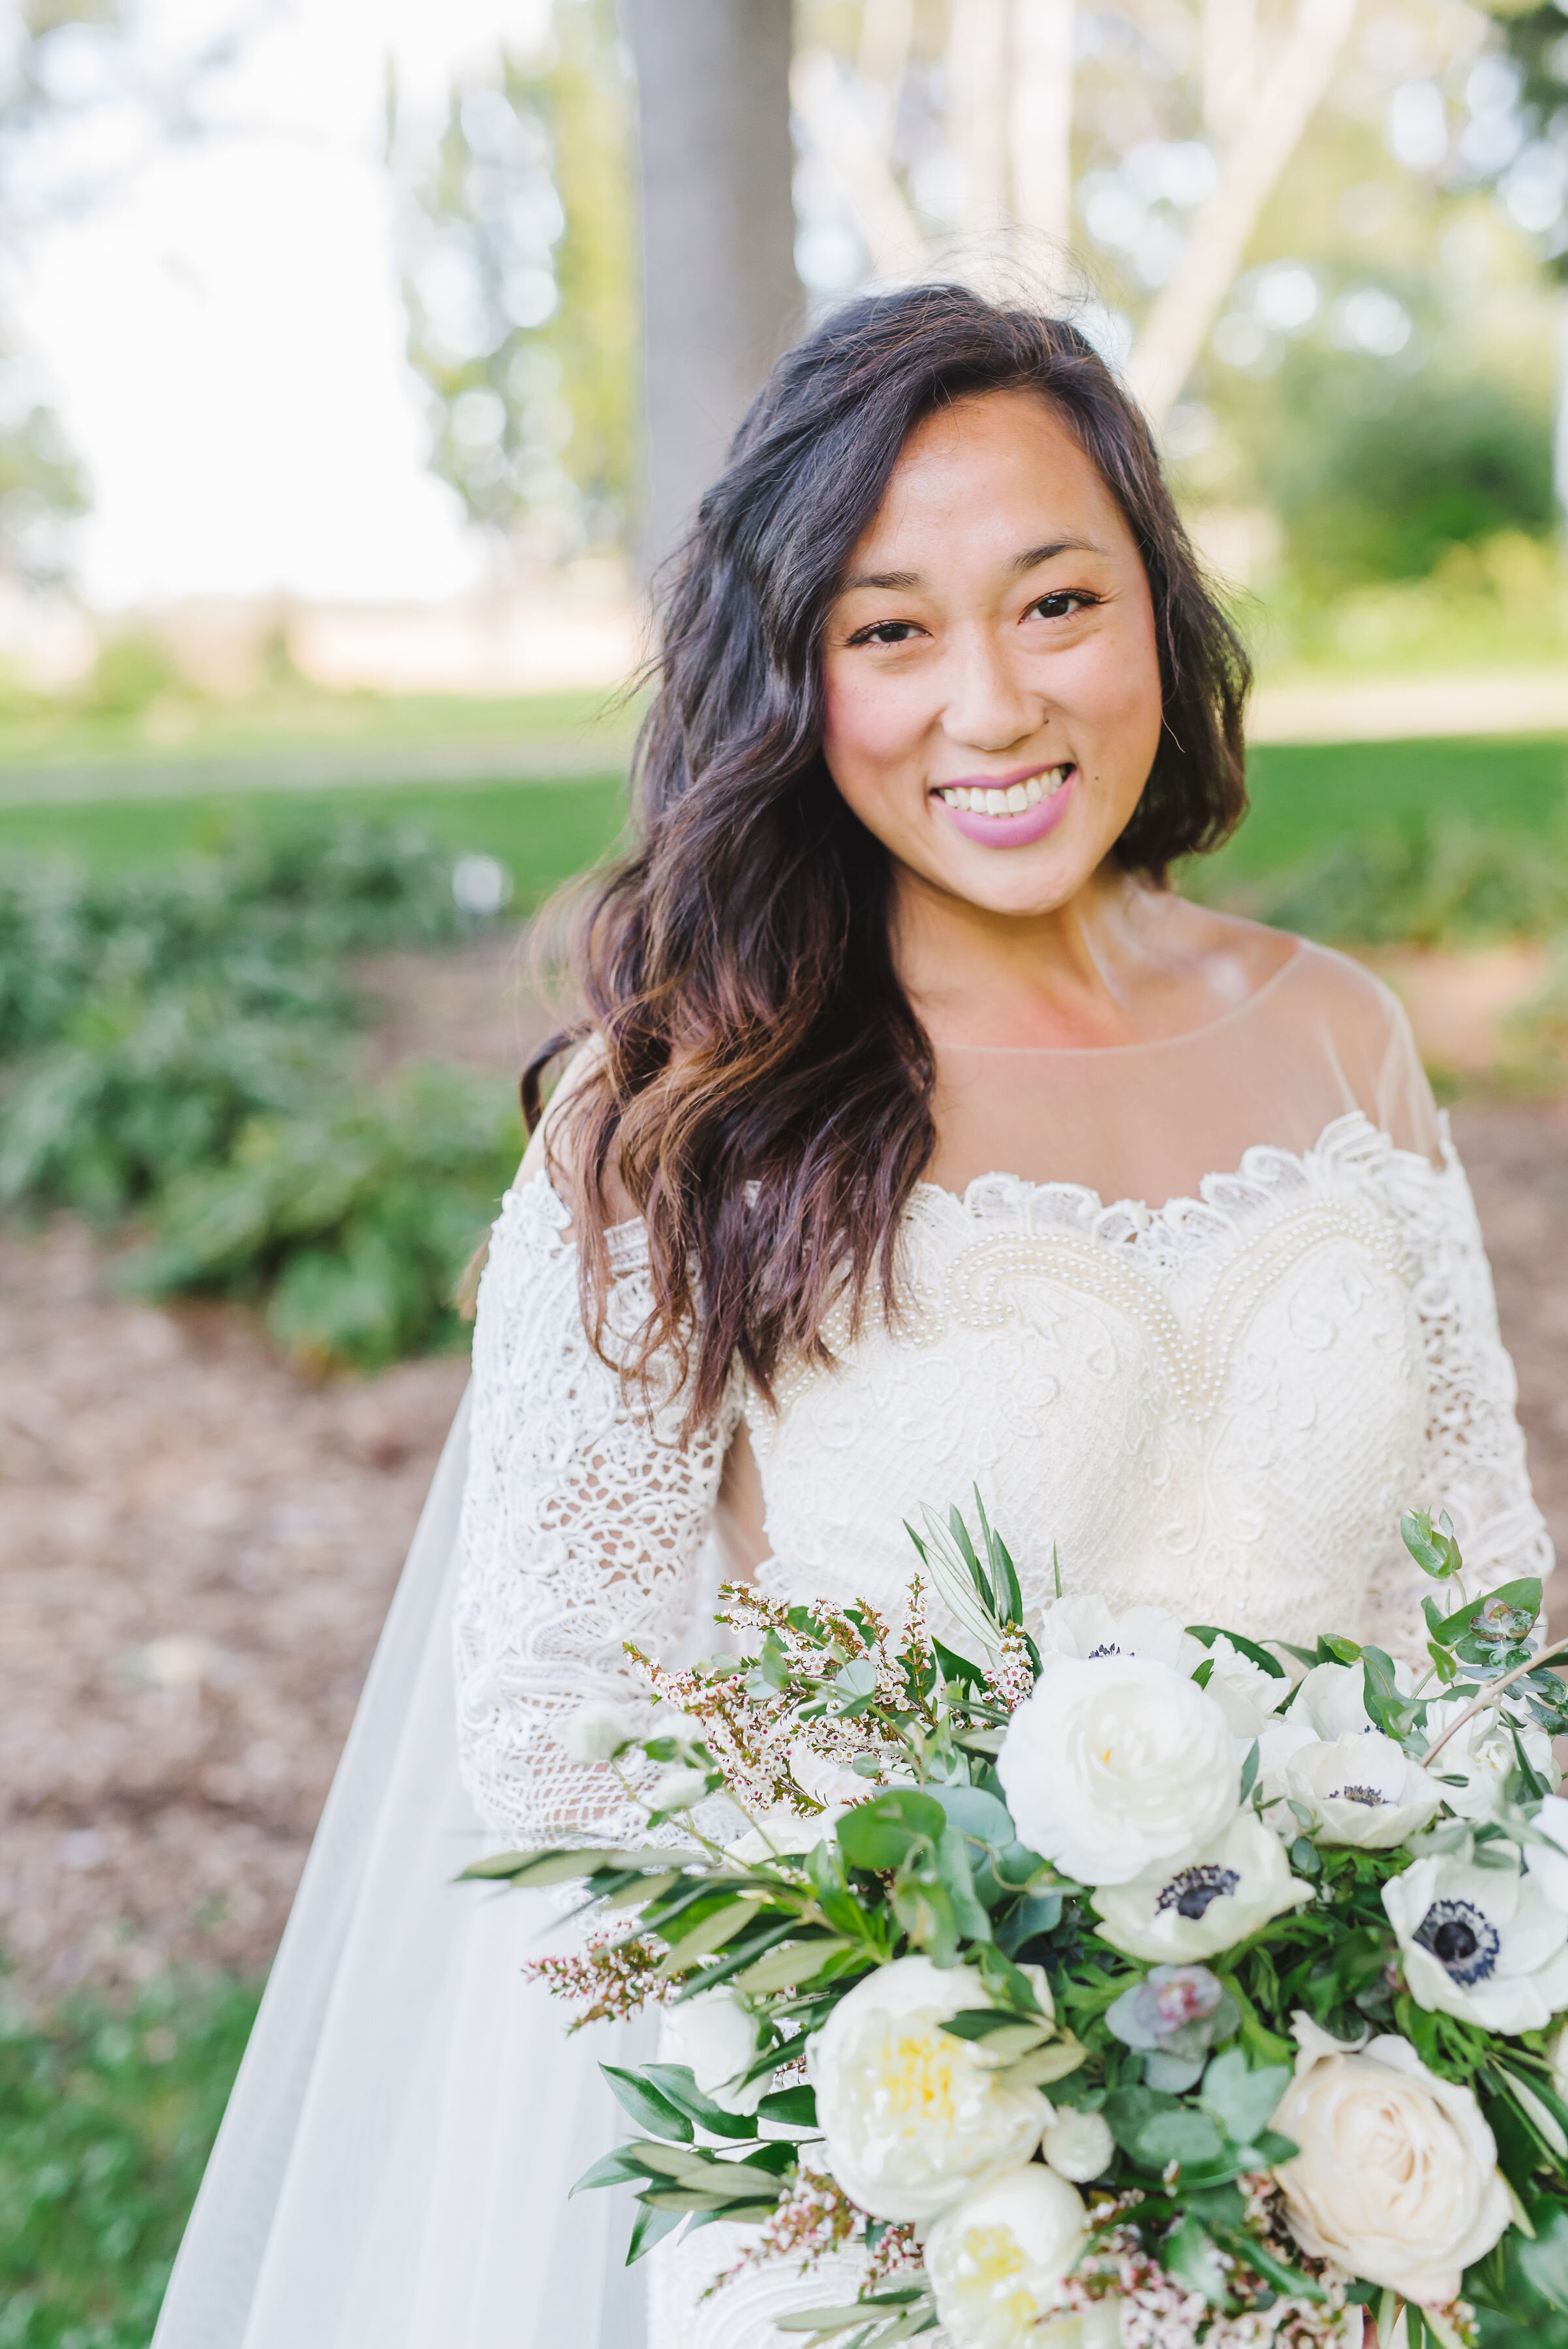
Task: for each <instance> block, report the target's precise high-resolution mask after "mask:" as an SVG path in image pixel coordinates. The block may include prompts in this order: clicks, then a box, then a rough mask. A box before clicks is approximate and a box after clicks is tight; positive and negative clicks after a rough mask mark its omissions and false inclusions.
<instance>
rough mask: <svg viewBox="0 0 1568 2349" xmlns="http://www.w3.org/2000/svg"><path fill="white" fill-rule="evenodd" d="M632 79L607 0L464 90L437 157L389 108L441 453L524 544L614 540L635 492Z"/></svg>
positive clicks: (535, 556) (414, 311)
mask: <svg viewBox="0 0 1568 2349" xmlns="http://www.w3.org/2000/svg"><path fill="white" fill-rule="evenodd" d="M630 140H631V117H630V94H629V84H628V70H627V65H626V59H625V57H624V53H623V51H622V48H621V46H620V43H619V40H618V35H617V32H616V24H615V9H614V6H613V4H612V0H560V5H557V6H556V9H555V12H554V17H553V23H552V28H551V34H550V38H549V43H548V46H547V47H545V49H544V50H543V51H542V52H539V53H538V54H535V55H533V56H528V57H520V56H517V55H514V54H512V53H510V52H503V53H502V55H501V56H500V57H498V59H497V60H496V64H495V67H494V68H493V71H492V72H491V73H490V74H489V75H487V76H483V77H480V76H470V77H469V78H465V79H464V80H463V81H462V82H460V83H459V84H458V85H457V86H456V87H454V88H453V89H452V98H451V104H450V109H449V113H448V117H447V121H446V125H445V128H444V130H443V131H442V133H441V139H440V142H439V146H438V148H437V151H436V153H435V154H434V156H433V158H432V157H430V156H428V154H426V155H421V152H420V149H419V143H418V141H417V140H416V139H415V138H414V137H413V136H411V135H410V134H409V132H408V131H407V129H405V127H404V126H403V125H402V124H401V123H400V120H399V110H398V106H397V94H396V90H395V88H394V89H393V90H392V91H391V93H390V98H389V157H390V160H391V163H392V167H393V170H394V172H395V175H396V177H397V180H398V183H399V187H400V194H401V198H402V218H403V243H404V250H405V254H406V266H405V274H404V279H403V288H404V299H405V303H406V305H407V310H408V318H409V342H408V349H409V357H410V361H411V363H412V365H413V367H414V369H415V371H416V373H417V374H418V375H419V376H420V377H421V378H422V380H423V381H424V383H425V384H426V385H427V386H428V388H429V390H430V393H431V408H432V425H433V433H432V444H431V463H432V466H433V468H434V470H435V471H436V472H437V473H438V474H439V475H440V476H441V479H442V480H443V481H449V482H450V483H451V484H452V487H453V488H454V489H455V490H456V491H457V492H458V495H459V496H460V497H461V498H462V502H463V504H464V506H465V507H466V509H467V511H468V512H469V514H470V516H471V517H472V520H473V521H474V522H475V523H479V524H481V525H482V526H483V527H484V528H486V529H488V530H490V531H492V532H493V533H496V535H497V536H498V538H500V539H501V540H503V541H504V542H505V543H508V544H509V545H510V547H511V548H512V549H513V551H514V553H515V554H520V555H522V556H523V557H524V559H532V560H535V561H545V562H548V561H559V560H561V559H563V558H566V557H570V556H573V555H577V554H587V553H594V552H597V551H600V550H603V549H605V548H607V547H613V546H615V545H616V544H618V543H619V542H620V540H621V539H622V537H623V536H624V533H625V531H626V528H627V524H628V517H629V515H630V513H631V512H632V509H633V505H634V502H635V494H636V492H635V472H636V465H637V366H636V357H637V347H638V320H637V282H636V263H635V251H636V232H635V220H634V213H633V199H632V185H631V151H630Z"/></svg>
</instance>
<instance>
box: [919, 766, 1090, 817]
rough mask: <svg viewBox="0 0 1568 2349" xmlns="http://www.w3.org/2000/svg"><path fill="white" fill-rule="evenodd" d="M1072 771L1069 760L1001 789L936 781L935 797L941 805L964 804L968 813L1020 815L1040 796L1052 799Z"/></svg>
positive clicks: (1035, 805)
mask: <svg viewBox="0 0 1568 2349" xmlns="http://www.w3.org/2000/svg"><path fill="white" fill-rule="evenodd" d="M1072 772H1073V767H1072V762H1071V761H1066V762H1064V764H1063V765H1062V766H1059V767H1045V768H1043V769H1042V770H1041V771H1040V773H1039V774H1037V775H1031V776H1030V777H1029V778H1028V780H1027V781H1025V782H1022V783H1010V784H1009V785H1008V787H1007V789H1006V790H1005V791H999V790H998V791H993V790H990V789H988V788H986V787H985V786H983V785H978V786H975V785H970V784H968V783H945V784H941V785H939V787H938V790H937V797H938V798H939V799H940V801H941V802H942V805H943V806H944V807H950V808H967V809H968V810H969V812H970V813H971V815H991V816H999V815H1000V816H1009V815H1023V813H1024V812H1025V811H1026V810H1027V809H1029V808H1032V807H1038V806H1039V804H1040V802H1041V801H1042V800H1045V799H1054V798H1055V796H1056V793H1057V792H1059V791H1061V790H1062V789H1063V788H1064V785H1065V783H1066V781H1067V779H1068V777H1069V776H1070V775H1071V773H1072Z"/></svg>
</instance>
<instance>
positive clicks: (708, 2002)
mask: <svg viewBox="0 0 1568 2349" xmlns="http://www.w3.org/2000/svg"><path fill="white" fill-rule="evenodd" d="M756 2053H757V2025H756V2019H755V2017H754V2016H753V2014H752V2013H751V2012H750V2010H749V2009H748V2007H747V2005H746V2002H745V2001H744V1999H742V1997H741V1995H740V1993H739V1992H736V1991H732V1990H729V1989H726V1988H723V1987H721V1988H719V1989H717V1990H704V1991H699V1992H698V1993H697V1996H696V1997H695V1998H689V1999H687V2000H685V2001H684V2002H683V2003H682V2004H681V2005H680V2006H672V2007H670V2010H669V2011H668V2013H666V2015H665V2017H664V2023H663V2028H662V2029H661V2031H660V2032H659V2062H660V2063H661V2064H687V2065H688V2066H689V2067H690V2069H691V2076H692V2078H693V2079H694V2080H695V2081H696V2083H697V2085H698V2086H699V2087H700V2088H701V2091H702V2094H703V2095H705V2096H711V2097H712V2099H713V2102H714V2103H715V2104H716V2105H722V2106H723V2107H724V2110H725V2111H726V2112H727V2113H754V2112H755V2111H756V2109H757V2106H759V2105H760V2104H761V2103H762V2100H763V2097H764V2096H765V2095H767V2093H768V2090H769V2089H770V2088H771V2087H772V2085H773V2080H772V2077H771V2075H768V2074H766V2073H764V2074H763V2076H762V2078H761V2079H758V2080H753V2081H752V2082H751V2083H750V2085H748V2086H746V2087H743V2088H731V2087H729V2086H727V2085H726V2083H727V2082H729V2081H731V2080H733V2079H735V2078H736V2077H737V2076H738V2075H739V2074H741V2073H742V2072H743V2071H744V2070H745V2069H746V2067H747V2065H748V2064H750V2063H751V2062H752V2060H753V2057H754V2056H755V2054H756Z"/></svg>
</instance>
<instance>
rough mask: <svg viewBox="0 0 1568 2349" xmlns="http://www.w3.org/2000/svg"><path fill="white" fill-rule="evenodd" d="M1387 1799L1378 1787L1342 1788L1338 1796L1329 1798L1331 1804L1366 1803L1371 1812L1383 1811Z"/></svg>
mask: <svg viewBox="0 0 1568 2349" xmlns="http://www.w3.org/2000/svg"><path fill="white" fill-rule="evenodd" d="M1387 1799H1388V1798H1387V1796H1386V1795H1380V1794H1379V1793H1378V1791H1377V1789H1376V1786H1341V1788H1340V1790H1339V1792H1338V1794H1337V1795H1330V1796H1329V1801H1330V1802H1331V1803H1365V1804H1366V1807H1367V1809H1368V1810H1369V1811H1376V1810H1381V1809H1382V1807H1383V1805H1384V1804H1385V1803H1386V1800H1387Z"/></svg>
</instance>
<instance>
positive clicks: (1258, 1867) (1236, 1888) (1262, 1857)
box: [1095, 1810, 1313, 1966]
mask: <svg viewBox="0 0 1568 2349" xmlns="http://www.w3.org/2000/svg"><path fill="white" fill-rule="evenodd" d="M1312 1897H1313V1896H1312V1887H1311V1885H1310V1884H1303V1882H1302V1881H1301V1880H1300V1878H1298V1877H1294V1876H1293V1875H1292V1874H1291V1870H1290V1863H1289V1861H1288V1860H1287V1859H1286V1857H1285V1855H1284V1852H1283V1849H1282V1847H1281V1844H1280V1841H1279V1838H1278V1837H1277V1836H1274V1835H1272V1834H1271V1833H1270V1832H1269V1829H1268V1828H1267V1827H1266V1826H1264V1825H1263V1823H1262V1820H1261V1819H1260V1818H1258V1817H1257V1816H1256V1815H1255V1814H1254V1813H1253V1812H1251V1811H1248V1810H1244V1811H1239V1812H1238V1813H1237V1815H1236V1816H1235V1817H1234V1818H1233V1819H1232V1820H1231V1824H1230V1826H1228V1827H1227V1828H1226V1829H1225V1831H1224V1833H1223V1834H1222V1835H1220V1836H1218V1837H1215V1839H1214V1841H1213V1842H1212V1843H1209V1844H1205V1845H1204V1847H1203V1848H1202V1850H1201V1851H1199V1853H1198V1854H1197V1855H1196V1857H1194V1858H1192V1859H1189V1860H1187V1861H1184V1862H1183V1863H1182V1864H1181V1865H1180V1866H1179V1867H1176V1868H1172V1867H1169V1866H1161V1867H1158V1868H1149V1869H1147V1870H1146V1872H1145V1873H1144V1874H1143V1875H1142V1876H1135V1877H1134V1878H1133V1879H1132V1881H1131V1883H1130V1884H1114V1885H1113V1884H1103V1885H1101V1886H1100V1888H1099V1889H1098V1890H1097V1891H1096V1894H1095V1908H1096V1910H1097V1912H1098V1915H1099V1919H1100V1930H1101V1932H1102V1933H1103V1934H1104V1935H1105V1937H1106V1940H1107V1941H1112V1942H1114V1943H1115V1945H1116V1948H1117V1949H1118V1950H1125V1951H1127V1955H1128V1957H1130V1958H1147V1959H1149V1960H1150V1961H1152V1962H1153V1963H1154V1964H1156V1965H1178V1966H1179V1965H1190V1964H1193V1963H1195V1962H1197V1961H1199V1960H1201V1959H1204V1958H1212V1957H1217V1956H1218V1955H1219V1953H1220V1951H1222V1950H1231V1949H1234V1948H1235V1946H1236V1943H1237V1942H1238V1941H1244V1940H1246V1938H1247V1936H1248V1934H1249V1933H1255V1932H1256V1931H1257V1930H1258V1928H1259V1926H1260V1925H1266V1924H1267V1923H1268V1921H1269V1920H1270V1918H1271V1917H1281V1916H1283V1914H1284V1912H1285V1910H1286V1909H1298V1908H1300V1906H1301V1905H1302V1903H1303V1901H1306V1900H1310V1899H1312Z"/></svg>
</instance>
